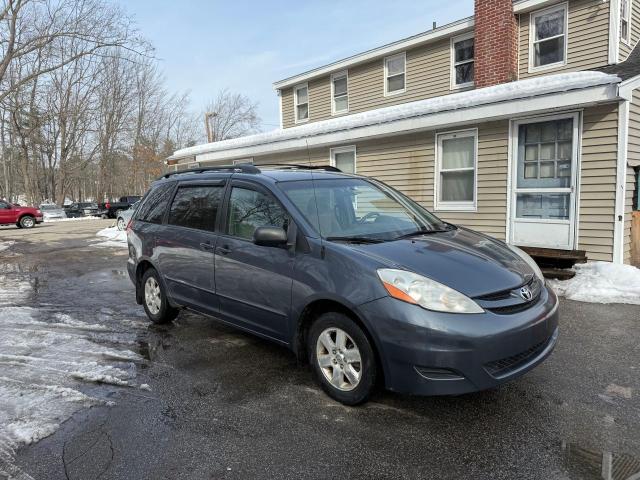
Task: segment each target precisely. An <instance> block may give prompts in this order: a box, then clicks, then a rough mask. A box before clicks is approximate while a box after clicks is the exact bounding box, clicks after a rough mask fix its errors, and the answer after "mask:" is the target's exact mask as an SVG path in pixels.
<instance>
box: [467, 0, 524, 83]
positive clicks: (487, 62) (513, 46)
mask: <svg viewBox="0 0 640 480" xmlns="http://www.w3.org/2000/svg"><path fill="white" fill-rule="evenodd" d="M474 56H475V73H474V77H475V86H476V88H482V87H489V86H491V85H496V84H498V83H506V82H512V81H514V80H517V79H518V24H517V22H516V16H515V15H514V13H513V1H512V0H475V45H474Z"/></svg>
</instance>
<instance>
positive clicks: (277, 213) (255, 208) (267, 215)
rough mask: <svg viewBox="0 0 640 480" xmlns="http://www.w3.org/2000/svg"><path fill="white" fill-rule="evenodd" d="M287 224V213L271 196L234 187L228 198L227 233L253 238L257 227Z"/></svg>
mask: <svg viewBox="0 0 640 480" xmlns="http://www.w3.org/2000/svg"><path fill="white" fill-rule="evenodd" d="M287 225H288V216H287V213H286V212H285V211H284V210H283V208H282V207H281V206H280V204H279V203H278V202H277V201H276V200H275V199H274V198H273V197H271V196H269V195H265V194H264V193H261V192H258V191H255V190H249V189H247V188H240V187H234V188H233V190H231V198H230V199H229V224H228V227H227V229H228V233H229V235H233V236H234V237H240V238H246V239H253V232H254V231H255V229H256V228H258V227H282V228H284V229H285V230H286V229H287Z"/></svg>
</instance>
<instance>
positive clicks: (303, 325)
mask: <svg viewBox="0 0 640 480" xmlns="http://www.w3.org/2000/svg"><path fill="white" fill-rule="evenodd" d="M327 312H338V313H342V314H344V315H346V316H348V317H349V318H351V320H353V321H354V322H355V323H356V324H357V325H358V326H359V327H360V328H361V329H362V331H363V332H364V334H365V335H366V336H367V338H368V339H369V342H370V343H371V348H372V349H373V353H374V355H375V358H376V364H377V365H378V372H379V374H378V375H379V377H378V379H379V381H380V382H381V383H380V384H381V385H384V384H385V379H384V370H385V369H384V362H383V361H382V357H381V350H380V346H379V343H378V339H377V338H376V336H375V335H374V334H373V332H372V329H371V328H369V326H368V325H367V322H366V321H365V320H363V318H362V316H361V315H360V314H359V313H358V311H357V308H356V307H355V306H353V305H349V304H348V302H345V301H343V300H341V299H336V298H330V297H323V298H315V299H312V300H310V301H309V302H308V303H307V304H306V305H305V306H304V308H302V310H301V311H300V314H299V315H298V316H297V322H296V329H295V334H294V336H293V339H292V343H291V346H292V349H293V351H294V353H295V355H296V357H297V359H298V361H299V362H300V363H303V364H305V363H307V362H308V360H309V352H308V351H307V335H308V334H309V330H310V328H311V325H312V324H313V322H314V320H315V319H316V318H318V317H319V316H320V315H322V314H323V313H327Z"/></svg>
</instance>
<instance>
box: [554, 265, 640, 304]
mask: <svg viewBox="0 0 640 480" xmlns="http://www.w3.org/2000/svg"><path fill="white" fill-rule="evenodd" d="M575 270H576V276H575V277H573V278H572V279H570V280H563V281H560V280H549V281H548V282H549V285H551V287H552V288H553V289H554V290H555V291H556V293H557V294H558V295H561V296H563V297H565V298H568V299H570V300H577V301H580V302H591V303H630V304H635V305H640V269H639V268H636V267H633V266H631V265H617V264H615V263H609V262H589V263H585V264H578V265H576V266H575Z"/></svg>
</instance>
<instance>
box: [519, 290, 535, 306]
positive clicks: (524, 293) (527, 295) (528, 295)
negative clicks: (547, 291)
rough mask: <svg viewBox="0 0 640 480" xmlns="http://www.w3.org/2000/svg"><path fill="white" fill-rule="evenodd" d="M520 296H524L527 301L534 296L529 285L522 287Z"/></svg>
mask: <svg viewBox="0 0 640 480" xmlns="http://www.w3.org/2000/svg"><path fill="white" fill-rule="evenodd" d="M520 296H521V297H522V299H523V300H526V301H527V302H528V301H529V300H531V299H532V298H533V294H532V293H531V290H530V289H529V287H522V288H521V289H520Z"/></svg>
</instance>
